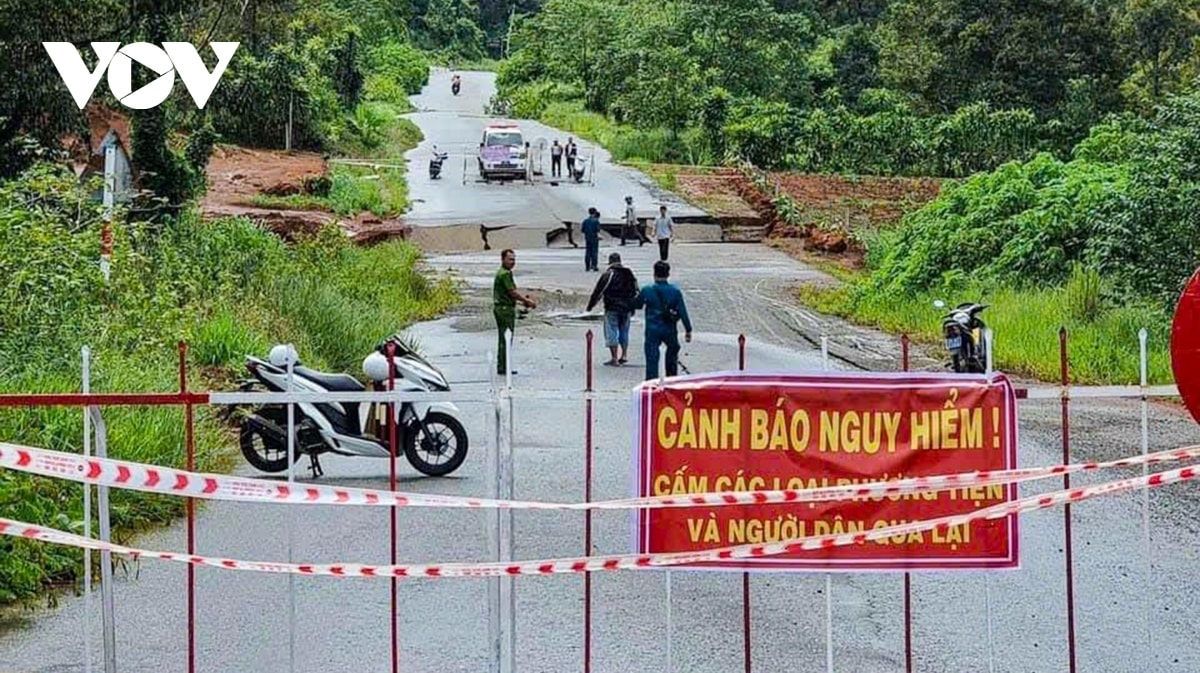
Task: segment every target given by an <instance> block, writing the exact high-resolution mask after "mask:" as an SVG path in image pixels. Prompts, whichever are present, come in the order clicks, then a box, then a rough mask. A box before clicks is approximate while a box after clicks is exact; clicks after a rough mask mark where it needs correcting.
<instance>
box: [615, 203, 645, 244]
mask: <svg viewBox="0 0 1200 673" xmlns="http://www.w3.org/2000/svg"><path fill="white" fill-rule="evenodd" d="M635 237H636V238H637V239H638V247H639V248H640V247H642V246H643V245H646V241H647V240H648V239H647V238H646V232H644V231H642V228H641V225H640V224H639V223H638V219H637V209H635V208H634V207H633V197H632V196H626V197H625V222H624V223H623V224H622V226H621V245H625V239H626V238H635Z"/></svg>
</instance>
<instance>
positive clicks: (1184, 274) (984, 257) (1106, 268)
mask: <svg viewBox="0 0 1200 673" xmlns="http://www.w3.org/2000/svg"><path fill="white" fill-rule="evenodd" d="M1075 154H1076V156H1077V157H1079V158H1077V159H1075V160H1073V161H1070V162H1067V163H1064V162H1061V161H1059V160H1057V159H1055V158H1053V157H1052V156H1049V155H1046V154H1042V155H1039V156H1037V157H1035V158H1034V159H1032V160H1031V161H1028V162H1026V163H1016V162H1014V163H1010V164H1006V165H1004V166H1002V167H1000V168H999V169H997V170H995V171H993V172H991V173H983V174H979V175H975V176H973V177H971V178H969V179H967V180H966V181H964V182H963V183H961V184H958V185H951V186H948V187H946V188H945V189H944V190H943V191H942V194H941V196H940V197H939V198H938V199H937V200H935V201H933V202H932V203H930V204H928V205H927V206H925V207H924V208H922V209H921V210H919V211H917V212H915V213H912V214H910V215H909V216H908V217H906V218H905V219H904V221H903V222H902V224H901V226H900V228H899V229H898V230H897V231H896V232H895V233H894V234H892V240H891V241H890V242H889V244H888V248H887V254H886V255H882V256H879V255H877V256H875V257H873V260H877V266H875V267H874V274H873V279H872V282H873V283H874V285H875V287H877V288H879V289H881V290H888V291H911V290H919V289H927V288H931V287H937V286H938V285H939V283H941V282H942V280H943V278H944V276H945V275H946V274H957V275H959V276H966V277H971V278H984V279H989V280H991V281H994V282H999V283H1008V284H1018V285H1020V284H1024V285H1045V284H1050V285H1059V284H1061V283H1064V282H1066V281H1067V279H1068V278H1069V276H1070V274H1071V273H1072V269H1073V267H1074V265H1076V264H1077V263H1082V264H1084V265H1085V266H1086V267H1087V268H1088V269H1089V270H1090V271H1093V272H1096V273H1099V274H1101V275H1103V276H1104V277H1105V278H1106V279H1108V281H1109V282H1110V283H1111V285H1112V291H1113V292H1114V293H1116V294H1117V295H1119V296H1123V297H1132V298H1150V299H1152V300H1154V301H1157V302H1162V303H1163V304H1164V305H1166V304H1169V303H1170V302H1172V301H1173V300H1174V299H1175V297H1176V296H1177V294H1178V292H1179V289H1180V286H1181V284H1182V283H1183V282H1184V281H1185V280H1186V279H1187V278H1188V277H1189V276H1190V275H1191V274H1192V272H1193V271H1194V270H1195V267H1196V260H1197V259H1200V210H1198V209H1197V208H1196V205H1195V204H1197V203H1200V159H1198V158H1197V157H1200V94H1193V95H1191V96H1185V97H1180V98H1176V99H1174V100H1172V101H1171V102H1170V103H1168V104H1167V105H1165V106H1163V107H1162V108H1161V109H1160V110H1159V111H1158V113H1157V115H1156V117H1155V119H1154V120H1153V121H1152V122H1151V123H1148V124H1145V123H1140V122H1122V123H1110V124H1105V125H1101V126H1099V127H1097V128H1096V129H1094V130H1093V132H1092V133H1091V135H1090V136H1089V137H1088V138H1087V139H1085V140H1084V141H1083V142H1082V143H1080V145H1079V146H1078V147H1077V148H1076V150H1075Z"/></svg>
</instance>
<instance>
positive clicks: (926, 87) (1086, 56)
mask: <svg viewBox="0 0 1200 673" xmlns="http://www.w3.org/2000/svg"><path fill="white" fill-rule="evenodd" d="M879 41H880V57H881V72H882V74H883V77H884V81H885V82H887V83H888V84H889V85H891V86H895V87H898V88H901V89H903V90H905V91H909V92H911V93H916V94H919V95H920V96H921V97H922V98H923V99H924V100H925V101H926V103H927V104H928V105H930V106H931V107H932V108H934V109H936V110H939V111H942V112H951V111H953V110H955V109H957V108H959V107H961V106H962V105H964V104H968V103H973V102H987V103H991V104H992V105H994V106H996V107H1005V108H1013V107H1025V108H1030V109H1032V110H1034V111H1035V112H1036V113H1037V114H1038V115H1039V116H1041V117H1043V118H1046V117H1053V116H1055V115H1057V114H1058V112H1059V111H1060V109H1061V106H1062V105H1063V102H1064V101H1065V99H1066V97H1067V93H1068V89H1067V86H1068V82H1070V81H1071V80H1072V79H1078V78H1083V77H1092V78H1094V79H1096V80H1097V81H1101V82H1106V83H1107V85H1108V86H1110V87H1111V86H1113V85H1114V83H1115V82H1117V81H1119V80H1120V79H1121V69H1120V61H1119V59H1118V57H1117V54H1118V53H1119V49H1118V47H1117V44H1116V41H1115V37H1114V32H1113V30H1112V25H1111V21H1110V17H1109V15H1108V13H1106V12H1103V11H1101V8H1100V7H1098V6H1097V5H1096V4H1095V3H1093V2H1089V1H1088V0H995V1H994V2H976V1H975V0H920V1H918V0H902V1H901V2H899V3H897V4H896V5H893V6H892V7H891V9H890V10H889V12H888V15H887V18H886V19H885V22H884V24H883V25H881V27H880V34H879Z"/></svg>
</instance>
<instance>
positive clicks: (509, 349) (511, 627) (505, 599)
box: [500, 330, 517, 673]
mask: <svg viewBox="0 0 1200 673" xmlns="http://www.w3.org/2000/svg"><path fill="white" fill-rule="evenodd" d="M504 340H505V342H506V343H505V346H506V348H505V354H506V357H505V358H504V390H505V392H506V393H508V437H507V441H503V442H501V444H500V446H501V447H502V448H501V451H500V497H501V498H504V499H507V500H512V499H513V398H512V394H511V393H512V377H513V366H512V363H513V332H512V330H508V331H506V332H505V333H504ZM500 549H501V556H502V560H504V561H512V560H513V511H512V510H511V509H506V510H503V511H502V512H501V513H500ZM514 579H515V578H513V577H503V578H501V580H500V596H501V601H502V603H501V605H502V609H501V612H500V631H501V640H500V648H501V653H502V657H501V664H500V671H501V673H515V672H516V660H517V597H516V582H515V581H514Z"/></svg>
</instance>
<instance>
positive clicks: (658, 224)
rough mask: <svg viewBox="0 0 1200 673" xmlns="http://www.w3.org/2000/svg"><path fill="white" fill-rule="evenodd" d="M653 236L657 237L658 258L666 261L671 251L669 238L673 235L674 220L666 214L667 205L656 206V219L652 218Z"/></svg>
mask: <svg viewBox="0 0 1200 673" xmlns="http://www.w3.org/2000/svg"><path fill="white" fill-rule="evenodd" d="M654 237H655V238H656V239H658V259H659V261H662V262H665V261H667V257H668V256H669V255H670V252H671V239H672V238H674V237H675V220H672V219H671V216H670V215H667V207H666V206H659V207H658V219H656V220H654Z"/></svg>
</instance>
